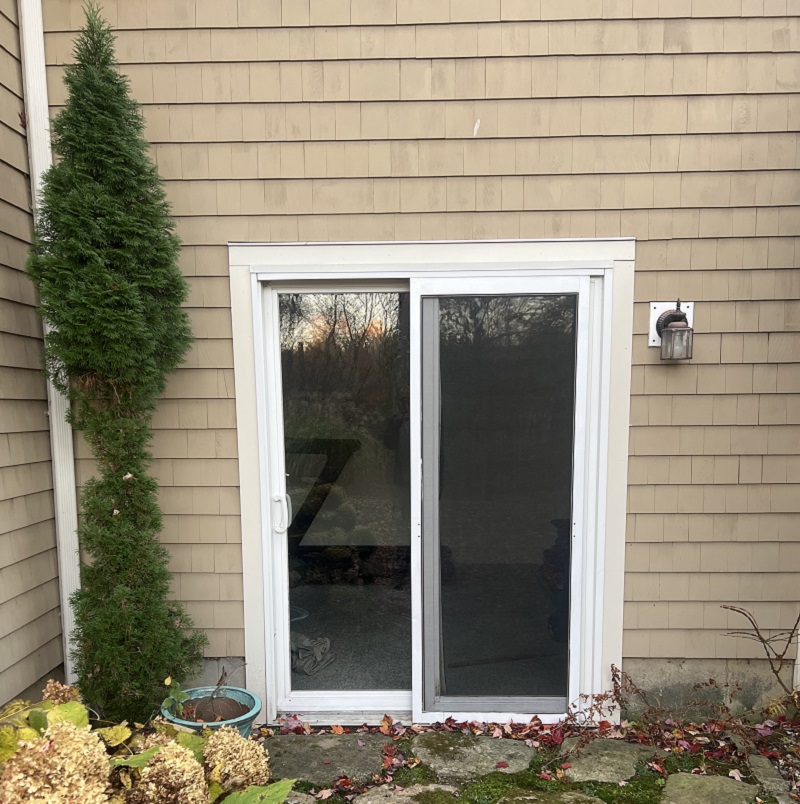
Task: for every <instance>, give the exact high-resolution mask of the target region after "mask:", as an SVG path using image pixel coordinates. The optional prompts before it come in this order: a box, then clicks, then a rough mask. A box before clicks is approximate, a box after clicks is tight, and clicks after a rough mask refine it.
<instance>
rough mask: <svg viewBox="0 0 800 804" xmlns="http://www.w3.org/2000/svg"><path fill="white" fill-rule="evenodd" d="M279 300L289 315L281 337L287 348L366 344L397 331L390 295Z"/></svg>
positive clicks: (318, 295)
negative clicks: (283, 301)
mask: <svg viewBox="0 0 800 804" xmlns="http://www.w3.org/2000/svg"><path fill="white" fill-rule="evenodd" d="M283 298H284V299H285V300H286V302H287V306H288V307H291V313H292V314H291V315H289V316H287V318H288V319H289V320H288V321H287V323H289V324H290V325H289V326H287V327H286V328H285V329H284V331H283V332H282V335H281V337H282V341H283V343H282V345H283V347H284V348H287V349H296V348H298V347H299V346H300V345H301V344H302V345H303V346H306V347H308V346H311V347H313V346H319V345H321V344H323V343H329V342H335V343H338V344H340V345H344V344H348V343H349V344H361V345H367V344H370V343H374V342H375V341H377V340H381V339H384V338H386V337H387V336H389V335H390V334H391V333H392V332H393V331H394V330H396V329H397V315H398V312H397V302H396V298H393V294H391V293H381V292H370V293H307V294H287V295H286V296H284V297H283Z"/></svg>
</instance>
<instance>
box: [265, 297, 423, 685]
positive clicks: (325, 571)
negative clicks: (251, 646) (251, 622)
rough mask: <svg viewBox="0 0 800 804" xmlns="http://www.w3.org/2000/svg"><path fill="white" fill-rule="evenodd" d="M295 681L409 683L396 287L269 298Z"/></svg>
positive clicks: (405, 478)
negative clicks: (277, 351) (277, 371)
mask: <svg viewBox="0 0 800 804" xmlns="http://www.w3.org/2000/svg"><path fill="white" fill-rule="evenodd" d="M279 314H280V345H281V369H282V381H283V415H284V436H285V442H284V445H285V458H286V474H287V477H286V482H287V491H288V495H289V497H290V499H291V506H292V511H293V516H292V519H291V523H290V526H289V530H288V534H287V535H288V539H289V585H290V611H291V620H292V622H291V632H292V654H293V655H292V658H293V673H292V687H293V688H294V689H299V690H304V689H309V690H310V689H317V690H367V689H410V687H411V620H410V608H411V604H410V552H409V543H410V531H409V506H410V501H409V429H408V294H406V293H396V292H352V293H286V294H281V295H280V296H279Z"/></svg>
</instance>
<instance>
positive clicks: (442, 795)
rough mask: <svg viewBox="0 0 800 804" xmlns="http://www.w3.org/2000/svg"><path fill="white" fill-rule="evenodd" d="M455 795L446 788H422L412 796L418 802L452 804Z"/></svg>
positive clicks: (423, 803)
mask: <svg viewBox="0 0 800 804" xmlns="http://www.w3.org/2000/svg"><path fill="white" fill-rule="evenodd" d="M456 800H457V799H456V797H455V796H454V795H453V794H452V793H448V792H447V791H446V790H423V791H422V792H420V793H417V794H416V795H415V796H414V801H418V802H419V804H453V802H454V801H456Z"/></svg>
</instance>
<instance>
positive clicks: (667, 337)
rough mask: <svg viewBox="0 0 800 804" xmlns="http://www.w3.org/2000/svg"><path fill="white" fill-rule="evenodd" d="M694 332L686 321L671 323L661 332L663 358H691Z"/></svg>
mask: <svg viewBox="0 0 800 804" xmlns="http://www.w3.org/2000/svg"><path fill="white" fill-rule="evenodd" d="M693 335H694V332H693V330H692V328H691V327H689V326H687V325H686V322H684V321H676V322H674V323H672V324H670V325H669V326H668V327H666V329H664V331H663V332H662V333H661V359H662V360H691V358H692V340H693V338H692V336H693Z"/></svg>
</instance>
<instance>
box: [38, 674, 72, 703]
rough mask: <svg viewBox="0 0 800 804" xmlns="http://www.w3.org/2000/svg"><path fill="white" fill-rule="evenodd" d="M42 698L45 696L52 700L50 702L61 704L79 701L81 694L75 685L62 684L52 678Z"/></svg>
mask: <svg viewBox="0 0 800 804" xmlns="http://www.w3.org/2000/svg"><path fill="white" fill-rule="evenodd" d="M42 698H44V700H45V701H50V703H53V704H55V705H56V706H59V705H60V704H65V703H69V702H70V701H79V700H80V695H79V694H78V690H76V689H75V687H71V686H69V685H68V684H61V683H59V682H58V681H56V680H55V679H53V678H51V679H50V680H49V681H48V682H47V684H45V687H44V689H43V690H42Z"/></svg>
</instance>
